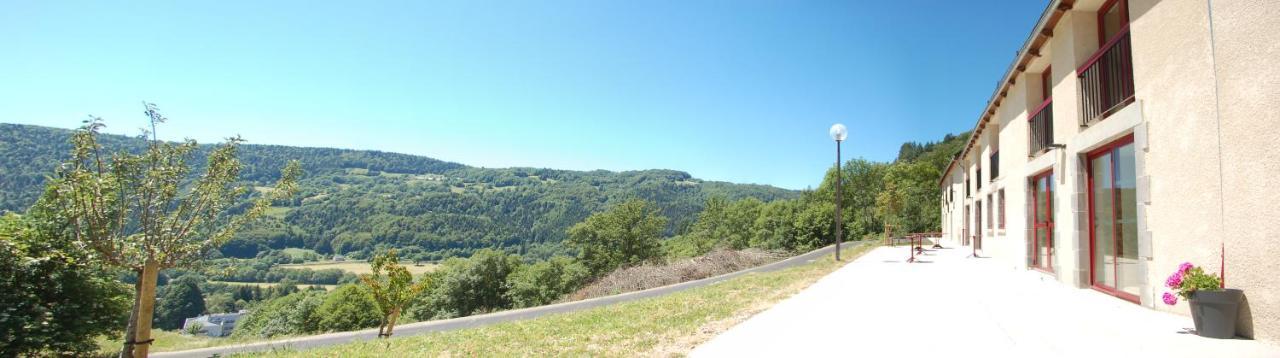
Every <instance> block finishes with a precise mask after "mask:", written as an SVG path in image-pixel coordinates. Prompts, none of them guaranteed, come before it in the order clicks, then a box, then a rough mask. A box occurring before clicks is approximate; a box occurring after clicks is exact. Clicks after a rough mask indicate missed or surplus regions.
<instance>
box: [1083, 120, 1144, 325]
mask: <svg viewBox="0 0 1280 358" xmlns="http://www.w3.org/2000/svg"><path fill="white" fill-rule="evenodd" d="M1135 156H1136V153H1135V152H1134V146H1133V135H1132V134H1130V135H1128V136H1125V137H1124V138H1121V139H1119V140H1117V141H1115V142H1112V143H1110V144H1107V145H1106V146H1104V147H1102V148H1099V149H1097V150H1095V151H1093V152H1090V153H1089V154H1088V156H1087V157H1088V160H1087V162H1088V174H1089V178H1088V182H1089V195H1088V197H1089V262H1090V276H1089V277H1090V282H1091V283H1092V285H1093V287H1094V288H1095V289H1097V290H1100V291H1103V292H1106V293H1109V294H1111V295H1115V296H1118V297H1120V298H1124V299H1126V300H1130V301H1133V302H1139V299H1138V294H1139V290H1140V289H1141V283H1142V279H1141V277H1139V271H1138V264H1139V262H1138V226H1137V223H1138V213H1137V207H1138V203H1137V195H1136V194H1137V173H1136V172H1135V168H1137V165H1136V161H1135V160H1136V157H1135Z"/></svg>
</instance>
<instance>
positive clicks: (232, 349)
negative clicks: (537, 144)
mask: <svg viewBox="0 0 1280 358" xmlns="http://www.w3.org/2000/svg"><path fill="white" fill-rule="evenodd" d="M864 244H865V243H864ZM846 245H850V246H852V245H858V243H849V244H846ZM833 252H834V249H833V247H832V246H827V247H824V248H821V249H817V250H814V251H810V252H808V253H804V254H800V255H797V256H793V257H791V258H788V259H785V260H781V261H777V262H773V263H770V264H766V265H761V266H757V267H753V268H749V269H746V270H742V271H737V272H732V273H727V274H724V275H720V276H715V277H709V278H704V279H701V280H696V281H689V282H683V283H677V284H674V285H670V286H663V287H656V288H651V289H648V290H643V291H635V292H628V293H623V294H618V295H613V296H606V297H598V298H592V299H587V300H581V301H574V302H565V303H559V304H554V305H546V306H538V307H530V308H523V309H517V310H508V311H502V312H494V313H489V314H483V315H475V316H468V317H459V318H453V319H446V320H437V321H426V322H416V323H409V324H404V325H397V326H396V329H395V336H396V337H404V336H411V335H416V334H423V333H429V332H443V331H452V330H457V329H465V328H472V327H480V326H487V325H491V324H496V323H502V322H510V321H518V320H525V319H531V318H537V317H542V316H546V315H552V314H557V313H566V312H573V311H580V310H585V309H590V308H595V307H600V306H605V305H611V304H615V303H621V302H628V301H635V300H640V299H645V298H650V297H658V296H663V295H668V294H672V293H675V292H680V291H684V290H688V289H693V288H698V287H702V286H706V285H710V284H714V283H717V282H721V281H724V280H728V279H732V278H734V277H738V276H741V275H745V274H748V273H752V272H770V271H777V270H781V269H785V268H788V267H793V266H798V265H802V264H805V263H808V262H811V261H813V260H814V259H816V258H818V257H821V256H822V255H830V254H832V253H833ZM377 337H378V329H377V328H373V329H366V330H362V331H352V332H337V333H328V334H321V335H315V336H306V337H297V338H290V339H284V340H278V341H268V342H258V343H246V344H239V345H230V346H222V347H211V348H201V349H192V350H185V351H175V352H158V353H153V354H151V356H152V357H157V358H162V357H163V358H169V357H193V358H202V357H211V356H215V355H217V356H226V355H230V354H233V353H245V352H259V351H269V350H304V349H310V348H316V347H323V346H330V345H336V344H343V343H350V342H355V341H364V340H373V339H377Z"/></svg>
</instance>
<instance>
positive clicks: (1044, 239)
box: [1031, 169, 1054, 272]
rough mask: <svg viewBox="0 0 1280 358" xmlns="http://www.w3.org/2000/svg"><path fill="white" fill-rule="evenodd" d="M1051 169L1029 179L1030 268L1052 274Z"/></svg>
mask: <svg viewBox="0 0 1280 358" xmlns="http://www.w3.org/2000/svg"><path fill="white" fill-rule="evenodd" d="M1053 191H1054V182H1053V169H1050V170H1046V171H1044V172H1042V173H1040V174H1036V175H1034V176H1032V177H1031V227H1032V231H1033V232H1032V235H1031V267H1032V268H1036V269H1040V270H1044V271H1048V272H1053V242H1054V238H1053Z"/></svg>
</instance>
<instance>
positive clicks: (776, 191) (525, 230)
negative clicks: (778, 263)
mask: <svg viewBox="0 0 1280 358" xmlns="http://www.w3.org/2000/svg"><path fill="white" fill-rule="evenodd" d="M71 133H72V131H71V130H69V129H58V128H49V127H41V126H31V125H17V124H0V212H2V211H15V212H22V211H24V210H25V208H27V207H28V206H30V205H31V204H32V203H33V202H34V201H35V200H36V198H38V197H39V195H40V193H41V191H42V188H43V184H44V178H45V177H46V176H47V175H51V174H52V173H53V170H54V168H56V166H57V165H58V163H60V162H62V161H63V160H64V159H65V158H66V157H67V156H68V155H69V154H68V153H69V151H70V149H71V146H70V144H69V143H68V141H67V140H68V138H69V137H70V135H71ZM101 141H102V143H103V144H104V146H106V147H107V149H109V150H110V151H118V150H128V151H140V150H141V149H142V148H144V146H145V142H144V141H142V140H140V139H137V138H133V137H127V136H119V135H103V136H102V137H101ZM210 144H213V143H204V145H202V147H201V150H200V151H198V153H197V154H196V155H195V156H194V157H193V158H192V159H191V160H192V163H197V165H200V164H198V163H203V162H204V160H205V159H204V155H205V154H207V152H208V150H209V148H211V146H210ZM294 159H296V160H299V161H301V163H302V165H303V168H304V170H305V171H306V175H305V176H304V178H303V179H302V180H301V181H300V184H301V192H300V195H298V196H297V197H295V199H294V200H292V201H291V202H280V203H276V206H274V207H273V208H272V209H271V210H270V211H269V215H268V216H269V217H268V218H266V219H265V220H262V221H261V222H259V223H257V224H255V225H253V226H252V227H249V228H247V229H246V230H242V231H241V232H240V233H239V234H238V235H237V237H236V239H235V240H233V241H232V242H230V243H228V244H227V245H225V246H223V248H222V249H221V253H222V254H223V255H224V256H231V257H254V256H255V255H258V253H259V252H264V251H268V250H277V249H284V248H289V247H295V248H305V249H312V250H314V251H316V252H318V253H320V254H323V255H332V254H335V253H342V254H347V255H351V256H352V257H356V258H360V257H367V255H368V254H369V253H371V252H374V251H375V250H377V249H380V248H388V247H395V248H397V249H399V250H400V251H401V252H402V253H403V255H404V256H406V257H409V258H412V259H415V260H439V259H442V258H446V257H452V256H467V255H469V254H470V253H471V252H473V251H475V250H478V249H481V248H486V247H497V248H504V249H507V250H508V251H512V252H519V253H522V254H525V255H531V256H534V257H548V256H551V255H554V254H556V253H562V252H563V250H564V249H563V248H562V246H561V245H560V242H561V241H563V240H564V238H565V230H566V229H567V228H568V227H569V226H571V225H573V224H575V223H577V222H579V221H582V220H583V219H584V218H586V217H587V216H588V215H590V214H591V213H593V212H597V211H601V210H603V209H604V208H606V207H608V206H610V205H611V204H613V203H616V202H620V201H621V200H625V199H629V198H641V199H645V200H648V201H651V202H653V203H655V204H656V205H657V206H658V207H659V208H661V210H662V212H663V214H665V215H666V216H667V217H668V218H670V222H669V225H668V228H667V231H668V234H676V233H679V232H681V231H682V230H685V229H686V228H688V227H689V226H690V225H692V223H693V221H694V220H695V218H696V215H697V213H698V212H700V211H701V210H702V207H703V205H704V202H705V201H706V199H707V198H710V197H713V196H719V197H723V198H726V199H728V200H736V199H741V198H746V197H754V198H757V199H760V200H762V201H766V202H767V201H772V200H778V199H789V198H795V197H798V196H799V194H800V192H798V191H793V190H786V189H781V188H776V187H772V186H766V185H751V184H733V183H725V182H715V181H703V180H699V179H696V178H693V177H692V176H690V175H689V174H688V173H684V172H680V171H674V170H643V171H626V172H610V171H603V170H597V171H585V172H584V171H571V170H555V169H539V168H503V169H489V168H476V167H470V166H467V165H463V164H459V163H452V162H446V161H440V160H436V159H432V158H428V157H423V156H415V155H407V154H399V153H387V152H379V151H366V150H345V149H332V148H308V147H290V146H277V145H244V146H242V147H241V149H240V160H241V161H242V162H243V164H244V170H243V172H242V174H241V177H242V178H243V179H244V180H246V185H254V186H266V185H270V183H272V182H274V181H275V180H276V179H277V178H278V176H279V169H280V168H281V167H282V166H283V165H284V164H285V163H286V162H287V161H289V160H294ZM197 171H198V170H197Z"/></svg>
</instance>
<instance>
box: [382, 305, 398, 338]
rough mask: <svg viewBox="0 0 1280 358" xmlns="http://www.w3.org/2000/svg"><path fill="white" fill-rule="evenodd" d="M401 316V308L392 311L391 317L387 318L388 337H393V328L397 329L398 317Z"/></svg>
mask: <svg viewBox="0 0 1280 358" xmlns="http://www.w3.org/2000/svg"><path fill="white" fill-rule="evenodd" d="M398 318H400V309H399V308H397V309H395V310H393V311H391V317H389V318H387V334H386V336H384V337H386V338H391V330H393V329H396V319H398Z"/></svg>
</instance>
